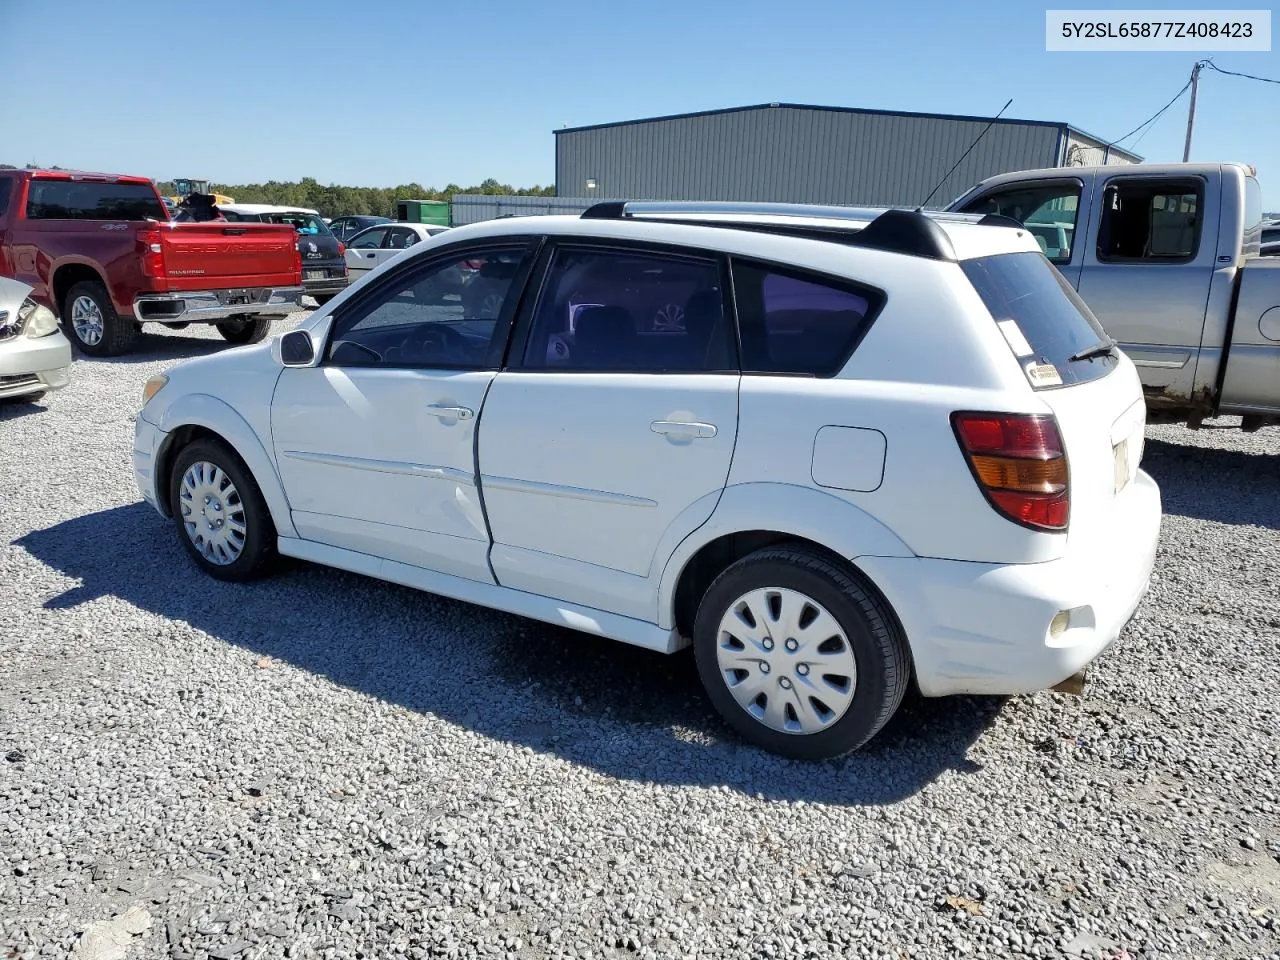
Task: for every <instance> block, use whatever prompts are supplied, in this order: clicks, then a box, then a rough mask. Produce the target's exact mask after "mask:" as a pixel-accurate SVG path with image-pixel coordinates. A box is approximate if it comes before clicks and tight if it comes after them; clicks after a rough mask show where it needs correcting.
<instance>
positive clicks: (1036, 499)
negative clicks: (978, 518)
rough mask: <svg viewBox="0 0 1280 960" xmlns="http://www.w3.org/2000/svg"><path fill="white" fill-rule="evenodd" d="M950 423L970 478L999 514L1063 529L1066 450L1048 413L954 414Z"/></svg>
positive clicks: (1067, 504)
mask: <svg viewBox="0 0 1280 960" xmlns="http://www.w3.org/2000/svg"><path fill="white" fill-rule="evenodd" d="M951 426H952V428H953V429H954V430H955V432H956V439H958V440H959V441H960V448H961V449H962V450H963V451H964V453H965V456H966V457H967V458H968V460H969V467H970V469H972V470H973V476H974V479H975V480H977V481H978V486H979V487H980V488H981V489H982V492H983V494H984V495H985V496H986V498H987V500H988V501H989V502H990V503H991V505H992V506H993V507H994V508H995V509H996V512H997V513H999V514H1001V515H1002V516H1005V517H1008V518H1009V519H1010V520H1012V521H1013V522H1014V523H1019V524H1021V525H1022V526H1024V527H1029V528H1031V529H1032V530H1047V531H1051V532H1060V531H1063V530H1066V529H1067V518H1068V516H1069V515H1070V513H1071V488H1070V481H1069V478H1068V472H1067V454H1066V451H1065V450H1064V449H1063V445H1062V435H1061V434H1060V433H1059V432H1058V424H1057V421H1056V420H1054V418H1053V417H1052V416H1049V415H1045V414H1022V413H953V414H952V415H951Z"/></svg>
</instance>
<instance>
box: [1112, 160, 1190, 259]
mask: <svg viewBox="0 0 1280 960" xmlns="http://www.w3.org/2000/svg"><path fill="white" fill-rule="evenodd" d="M1203 210H1204V183H1203V182H1202V181H1200V180H1173V179H1160V180H1137V179H1129V178H1122V179H1118V180H1114V181H1112V182H1111V183H1109V184H1107V187H1106V190H1104V191H1103V202H1102V222H1101V224H1100V225H1099V227H1098V259H1099V260H1100V261H1102V262H1104V263H1105V262H1120V263H1126V262H1128V263H1132V262H1142V263H1185V262H1187V261H1188V260H1193V259H1195V256H1196V252H1197V251H1198V250H1199V249H1200V233H1201V228H1202V227H1203V220H1204V218H1203V216H1202V215H1201V214H1202V211H1203Z"/></svg>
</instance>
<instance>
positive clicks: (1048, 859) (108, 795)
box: [0, 325, 1280, 960]
mask: <svg viewBox="0 0 1280 960" xmlns="http://www.w3.org/2000/svg"><path fill="white" fill-rule="evenodd" d="M282 326H283V325H282ZM218 349H222V342H221V341H220V340H219V339H217V337H216V334H215V335H212V336H210V335H208V334H207V333H202V332H193V331H191V330H187V331H183V332H181V333H173V334H168V335H148V336H145V337H144V338H143V339H142V341H141V342H140V344H139V348H138V350H137V352H135V353H134V354H132V355H130V356H128V357H125V358H122V359H120V360H116V361H113V362H103V361H96V362H95V361H84V360H80V361H77V363H76V366H75V369H74V372H73V383H72V386H71V387H70V388H68V389H66V390H64V391H62V392H60V393H57V394H54V395H52V396H50V397H49V398H47V399H46V401H44V402H43V403H41V404H39V405H35V406H31V405H28V406H22V407H9V408H6V409H3V410H0V465H2V468H0V476H3V478H4V488H5V495H4V496H3V497H2V498H0V584H2V585H3V595H2V599H0V960H10V958H29V957H36V956H41V957H44V956H68V955H73V956H80V957H90V956H92V957H98V958H104V957H113V956H114V957H120V956H127V957H130V958H151V957H166V956H172V957H187V958H194V960H205V958H227V960H240V958H258V957H281V956H287V957H335V958H337V957H341V958H351V957H377V958H383V957H393V956H401V955H403V956H408V957H426V956H433V957H434V956H476V955H494V956H515V957H526V958H533V957H559V956H581V957H585V956H592V957H634V956H639V957H663V958H666V957H694V956H697V957H713V956H726V957H729V956H733V957H737V956H743V957H746V956H752V957H760V956H764V957H779V958H791V957H797V958H801V957H833V958H835V957H842V958H843V957H855V956H856V957H884V958H892V960H902V958H917V957H952V956H957V955H968V956H981V957H1002V958H1003V957H1011V956H1013V957H1016V956H1035V957H1061V956H1087V957H1094V958H1097V957H1107V958H1112V957H1124V956H1126V955H1127V956H1128V957H1129V958H1135V960H1136V958H1138V957H1143V958H1152V957H1195V958H1205V957H1213V958H1245V957H1280V797H1278V796H1277V793H1278V788H1277V778H1278V777H1280V756H1278V754H1280V732H1278V731H1280V695H1278V694H1277V690H1278V689H1280V675H1278V674H1280V667H1278V666H1277V663H1278V662H1280V589H1278V587H1277V582H1278V579H1280V430H1277V429H1271V430H1266V431H1262V432H1260V433H1257V434H1253V435H1244V434H1241V433H1240V432H1239V431H1235V430H1229V429H1204V430H1202V431H1199V432H1195V433H1193V432H1190V431H1187V430H1184V429H1182V428H1173V427H1159V428H1152V429H1150V430H1149V432H1148V437H1149V444H1148V447H1147V453H1146V457H1145V462H1144V465H1145V467H1146V468H1147V469H1148V470H1149V472H1151V473H1152V474H1153V475H1154V476H1155V477H1156V479H1157V480H1158V481H1159V483H1160V484H1161V487H1162V488H1163V491H1164V497H1165V507H1166V511H1167V515H1166V518H1165V523H1164V537H1163V545H1162V549H1161V553H1160V558H1159V564H1158V567H1157V569H1158V579H1157V581H1156V582H1155V583H1154V585H1153V588H1152V591H1151V593H1150V595H1149V596H1148V599H1147V600H1146V602H1145V604H1144V605H1143V607H1142V609H1141V612H1140V618H1139V619H1138V620H1136V621H1135V622H1134V623H1133V624H1132V625H1131V626H1130V628H1129V629H1128V631H1127V632H1126V634H1125V636H1124V637H1123V639H1122V642H1121V644H1120V645H1119V646H1118V647H1117V648H1116V649H1115V650H1114V651H1113V652H1112V653H1111V654H1109V655H1108V656H1107V657H1106V658H1104V659H1103V660H1102V661H1101V662H1100V664H1099V665H1098V667H1097V668H1096V669H1095V671H1094V673H1093V677H1092V681H1091V685H1090V687H1089V688H1088V690H1087V693H1086V696H1085V698H1084V699H1083V700H1080V699H1072V698H1068V697H1064V696H1058V695H1051V694H1042V695H1037V696H1031V697H1020V698H1015V699H1009V700H1003V699H994V698H955V699H949V700H943V701H920V700H912V701H909V702H908V703H907V704H906V705H905V706H904V709H903V710H902V711H901V713H900V714H899V715H898V717H897V718H896V719H895V721H894V722H893V723H892V725H891V726H890V727H889V728H888V729H887V730H886V731H885V732H884V733H883V734H882V735H881V736H880V737H879V738H877V739H876V740H875V741H874V742H873V743H872V744H871V746H870V747H869V748H868V749H866V750H865V751H864V752H862V753H860V754H857V755H855V756H853V757H851V758H848V759H846V760H844V761H841V762H838V763H832V764H824V765H804V764H796V763H791V762H788V761H784V760H780V759H777V758H774V757H771V756H768V755H764V754H761V753H758V752H756V751H753V750H750V749H746V748H744V747H741V746H739V745H738V743H736V742H735V741H734V739H733V738H732V736H731V735H730V734H728V733H727V731H726V730H725V729H724V728H723V727H722V726H721V725H720V723H719V722H718V721H717V720H716V719H715V717H714V716H713V713H712V710H711V708H710V706H709V705H708V704H707V703H706V702H705V701H704V700H703V698H702V696H701V695H700V693H699V688H698V684H697V678H696V674H695V670H694V666H693V662H692V659H691V657H689V656H687V655H686V656H678V657H674V658H663V657H661V656H659V655H656V654H649V653H646V652H644V651H639V650H633V649H629V648H626V647H624V646H622V645H619V644H608V643H604V642H601V641H596V640H592V639H590V638H588V637H585V636H579V635H577V634H573V633H570V632H567V631H562V630H557V629H551V628H548V627H543V626H540V625H537V624H533V623H530V622H525V621H521V620H518V619H516V618H513V617H508V616H505V615H501V614H496V613H491V612H488V611H485V610H481V609H478V608H474V607H469V606H466V605H463V604H459V603H454V602H451V601H446V600H442V599H439V598H435V597H432V596H429V595H426V594H420V593H415V592H413V591H410V590H407V589H402V588H399V587H395V586H390V585H386V584H382V583H378V582H375V581H372V580H366V579H362V578H360V577H356V576H351V575H348V574H344V573H339V572H335V571H330V570H324V569H320V568H313V567H308V566H305V565H295V566H293V567H291V568H288V569H287V570H286V571H285V572H283V573H282V574H280V575H278V576H277V577H275V578H273V579H271V580H268V581H265V582H261V583H258V584H254V585H252V586H248V587H243V586H234V585H227V584H221V583H218V582H215V581H213V580H211V579H209V578H207V577H204V576H201V575H199V574H197V573H196V571H195V570H194V568H193V567H192V566H191V564H190V563H189V562H188V561H187V559H186V558H185V556H184V555H183V553H182V551H181V548H180V546H179V544H178V541H177V540H176V538H175V535H174V533H173V531H172V530H171V529H170V528H169V527H168V526H166V525H165V524H164V523H163V522H162V521H161V520H160V519H159V517H157V516H156V515H155V514H154V513H153V512H152V511H151V510H150V508H148V507H146V506H145V505H143V504H142V503H141V502H139V500H138V497H137V494H136V492H135V489H134V485H133V479H132V475H131V466H130V459H129V452H130V447H131V438H132V430H133V427H132V422H133V416H134V412H135V410H136V408H137V406H138V401H139V399H140V397H139V394H140V389H141V385H142V383H143V381H144V380H145V379H146V378H147V377H148V376H150V375H151V374H152V373H154V372H157V371H159V370H161V369H163V368H164V367H165V366H167V365H168V364H169V363H171V362H172V361H173V360H175V359H178V358H182V357H186V356H193V355H197V354H202V353H206V352H209V351H212V350H218ZM113 918H118V919H116V921H115V923H114V924H112V923H107V921H111V920H112V919H113ZM113 938H114V939H113ZM108 943H117V944H119V946H116V947H111V948H110V949H108V948H107V947H105V946H103V945H104V944H108ZM95 944H97V945H98V946H97V947H95V946H94V945H95ZM6 947H7V948H8V949H7V950H6ZM112 950H114V951H115V952H114V953H113V952H111V951H112ZM72 951H74V952H72ZM1126 951H1127V954H1126Z"/></svg>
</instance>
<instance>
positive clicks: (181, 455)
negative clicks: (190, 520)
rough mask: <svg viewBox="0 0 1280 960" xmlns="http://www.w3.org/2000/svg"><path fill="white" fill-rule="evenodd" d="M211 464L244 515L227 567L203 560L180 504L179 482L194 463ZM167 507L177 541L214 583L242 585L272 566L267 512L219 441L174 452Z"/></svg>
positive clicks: (196, 443) (271, 525)
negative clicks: (237, 547)
mask: <svg viewBox="0 0 1280 960" xmlns="http://www.w3.org/2000/svg"><path fill="white" fill-rule="evenodd" d="M201 461H203V462H205V463H209V464H212V465H213V466H215V467H217V468H218V469H219V470H221V471H222V472H223V473H224V474H226V476H227V478H228V479H229V480H230V482H231V484H232V486H233V487H234V489H235V491H236V493H237V494H238V495H239V496H238V500H239V507H240V508H241V509H242V510H243V511H244V521H243V522H244V527H245V532H244V538H243V545H242V547H241V550H240V554H239V556H238V557H236V558H235V559H234V560H233V561H232V562H230V563H215V562H213V561H212V560H210V559H208V558H207V557H205V555H204V554H203V553H201V551H200V549H199V548H198V547H197V546H196V544H195V542H194V541H193V539H192V537H191V535H189V534H188V532H187V528H186V523H185V521H184V513H183V503H182V490H181V486H182V478H183V476H184V475H185V474H186V472H187V470H188V469H189V468H190V467H191V466H192V465H193V464H196V463H199V462H201ZM169 507H170V510H171V512H172V514H173V523H174V526H175V527H177V529H178V538H179V539H180V540H181V541H182V545H183V547H184V548H185V549H186V551H187V555H188V556H190V557H191V559H192V560H193V561H195V564H196V566H198V567H199V568H200V569H201V570H203V571H204V572H205V573H207V574H209V575H210V576H211V577H215V578H217V579H218V580H229V581H232V582H243V581H246V580H253V579H256V578H257V577H260V576H262V575H263V574H265V573H267V572H268V571H269V570H270V569H271V567H272V565H273V564H274V563H275V561H276V558H277V554H276V526H275V523H274V522H273V521H272V519H271V512H270V511H269V510H268V509H267V502H266V500H264V499H263V497H262V491H261V490H260V489H259V488H258V484H257V482H256V481H255V480H254V479H253V474H252V473H250V472H249V468H248V467H246V466H245V464H244V461H242V460H241V459H240V457H239V456H238V455H237V454H236V452H235V451H234V450H232V449H231V448H230V447H229V446H227V445H226V444H225V443H223V442H222V441H220V440H196V441H194V442H193V443H189V444H188V445H187V446H185V447H183V448H182V449H181V450H179V451H178V455H177V456H176V457H175V458H174V461H173V470H172V471H171V472H170V474H169Z"/></svg>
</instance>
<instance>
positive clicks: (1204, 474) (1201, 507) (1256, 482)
mask: <svg viewBox="0 0 1280 960" xmlns="http://www.w3.org/2000/svg"><path fill="white" fill-rule="evenodd" d="M1142 469H1143V470H1145V471H1147V473H1149V474H1151V476H1152V477H1153V478H1154V479H1155V481H1156V483H1158V484H1159V485H1160V498H1161V501H1162V503H1163V506H1164V512H1165V513H1171V514H1174V515H1176V516H1180V517H1191V518H1193V519H1197V520H1212V521H1214V522H1216V523H1229V524H1242V525H1253V526H1259V527H1267V528H1269V529H1271V530H1280V497H1278V496H1277V491H1280V456H1277V455H1275V454H1268V453H1246V452H1245V451H1242V450H1223V449H1221V448H1217V447H1200V446H1196V445H1194V444H1181V443H1170V442H1168V441H1166V440H1152V439H1148V440H1147V443H1146V447H1145V450H1144V453H1143V455H1142Z"/></svg>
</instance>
